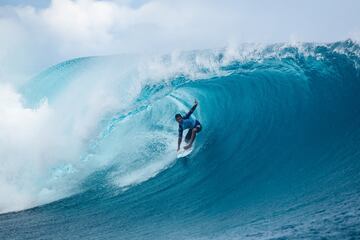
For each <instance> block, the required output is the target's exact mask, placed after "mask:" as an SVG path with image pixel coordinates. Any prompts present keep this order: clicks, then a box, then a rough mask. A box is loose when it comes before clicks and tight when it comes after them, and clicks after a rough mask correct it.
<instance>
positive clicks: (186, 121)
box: [179, 105, 200, 138]
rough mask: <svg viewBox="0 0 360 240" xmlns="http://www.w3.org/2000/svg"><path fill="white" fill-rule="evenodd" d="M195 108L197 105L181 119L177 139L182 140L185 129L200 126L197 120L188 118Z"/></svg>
mask: <svg viewBox="0 0 360 240" xmlns="http://www.w3.org/2000/svg"><path fill="white" fill-rule="evenodd" d="M196 106H197V105H194V106H193V107H192V108H191V109H190V111H189V112H188V113H187V114H186V115H185V116H183V117H182V122H181V123H179V138H182V135H183V131H184V130H185V129H190V128H194V127H195V126H196V125H200V122H199V121H198V120H196V119H193V118H190V116H191V114H192V113H193V112H194V111H195V108H196Z"/></svg>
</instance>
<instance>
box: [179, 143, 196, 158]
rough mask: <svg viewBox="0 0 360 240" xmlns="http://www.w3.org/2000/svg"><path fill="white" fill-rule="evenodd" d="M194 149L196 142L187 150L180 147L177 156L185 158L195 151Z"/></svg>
mask: <svg viewBox="0 0 360 240" xmlns="http://www.w3.org/2000/svg"><path fill="white" fill-rule="evenodd" d="M193 149H194V143H193V145H192V146H191V148H189V149H186V150H185V149H184V148H182V149H180V150H179V151H178V152H177V158H183V157H186V156H188V155H189V154H190V153H191V152H192V151H193Z"/></svg>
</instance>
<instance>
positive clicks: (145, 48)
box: [0, 0, 360, 82]
mask: <svg viewBox="0 0 360 240" xmlns="http://www.w3.org/2000/svg"><path fill="white" fill-rule="evenodd" d="M359 12H360V1H358V0H302V1H295V0H271V1H269V0H262V1H261V0H223V1H208V0H207V1H206V0H200V1H196V0H181V1H174V0H171V1H170V0H168V1H165V0H153V1H151V0H133V1H131V0H113V1H111V0H102V1H96V0H52V1H50V0H36V1H35V0H0V36H1V37H0V44H1V47H0V82H1V81H8V80H9V79H10V78H12V79H24V78H26V77H28V76H30V75H31V74H34V73H36V72H38V71H40V70H41V69H43V68H45V67H47V66H50V65H52V64H55V63H58V62H60V61H64V60H66V59H70V58H74V57H80V56H89V55H104V54H117V53H134V52H136V53H167V52H171V51H174V50H190V49H203V48H218V47H225V46H227V45H229V44H235V45H236V44H240V43H243V42H255V43H273V42H297V41H301V42H304V41H306V42H332V41H338V40H345V39H347V38H352V39H354V40H359V39H360V14H359ZM14 81H15V80H14Z"/></svg>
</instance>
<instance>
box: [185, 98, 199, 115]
mask: <svg viewBox="0 0 360 240" xmlns="http://www.w3.org/2000/svg"><path fill="white" fill-rule="evenodd" d="M197 105H198V102H197V101H196V99H195V103H194V106H192V108H191V109H190V111H189V112H188V113H187V114H186V115H185V117H184V118H185V119H186V118H189V117H190V116H191V114H192V113H193V112H194V111H195V109H196V107H197Z"/></svg>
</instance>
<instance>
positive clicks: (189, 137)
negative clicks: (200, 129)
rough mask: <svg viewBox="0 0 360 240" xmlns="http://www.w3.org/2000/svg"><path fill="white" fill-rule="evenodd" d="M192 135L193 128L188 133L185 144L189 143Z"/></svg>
mask: <svg viewBox="0 0 360 240" xmlns="http://www.w3.org/2000/svg"><path fill="white" fill-rule="evenodd" d="M191 134H192V128H191V129H189V131H188V132H187V134H186V136H185V142H186V143H188V142H189V141H190V139H191Z"/></svg>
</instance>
